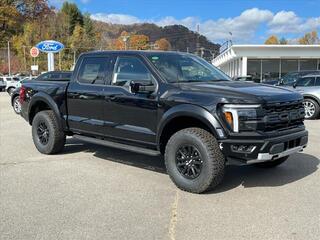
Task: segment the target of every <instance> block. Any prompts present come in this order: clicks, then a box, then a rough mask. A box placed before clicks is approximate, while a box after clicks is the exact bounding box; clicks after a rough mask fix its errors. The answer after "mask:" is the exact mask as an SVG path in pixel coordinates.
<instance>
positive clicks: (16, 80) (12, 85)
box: [6, 76, 36, 96]
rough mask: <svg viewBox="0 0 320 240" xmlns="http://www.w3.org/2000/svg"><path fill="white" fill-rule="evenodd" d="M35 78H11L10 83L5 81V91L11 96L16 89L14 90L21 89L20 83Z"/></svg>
mask: <svg viewBox="0 0 320 240" xmlns="http://www.w3.org/2000/svg"><path fill="white" fill-rule="evenodd" d="M34 78H36V77H34V76H30V77H25V78H22V79H20V78H18V77H12V78H11V79H12V80H11V81H7V86H6V91H7V92H8V93H9V95H10V96H11V94H12V93H13V91H14V90H15V89H16V88H19V87H21V82H22V81H24V80H32V79H34Z"/></svg>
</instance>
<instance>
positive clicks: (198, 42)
mask: <svg viewBox="0 0 320 240" xmlns="http://www.w3.org/2000/svg"><path fill="white" fill-rule="evenodd" d="M197 33H198V35H197V44H196V54H197V55H198V56H199V52H200V25H199V24H197Z"/></svg>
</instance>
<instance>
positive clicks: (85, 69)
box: [78, 57, 108, 85]
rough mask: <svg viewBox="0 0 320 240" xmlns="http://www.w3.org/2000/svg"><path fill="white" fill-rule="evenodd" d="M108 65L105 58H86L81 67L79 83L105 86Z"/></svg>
mask: <svg viewBox="0 0 320 240" xmlns="http://www.w3.org/2000/svg"><path fill="white" fill-rule="evenodd" d="M107 64H108V58H105V57H87V58H84V59H83V61H82V63H81V66H80V71H79V74H78V81H79V82H80V83H85V84H100V85H101V84H104V83H105V71H106V69H107Z"/></svg>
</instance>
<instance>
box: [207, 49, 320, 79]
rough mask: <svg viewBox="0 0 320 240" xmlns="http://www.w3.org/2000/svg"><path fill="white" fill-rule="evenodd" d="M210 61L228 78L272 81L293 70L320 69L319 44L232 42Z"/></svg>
mask: <svg viewBox="0 0 320 240" xmlns="http://www.w3.org/2000/svg"><path fill="white" fill-rule="evenodd" d="M212 64H213V65H215V66H216V67H218V68H220V69H221V70H222V71H224V72H225V73H227V74H228V75H229V76H231V77H238V76H248V75H250V76H252V78H253V79H254V80H255V81H260V82H262V81H268V80H274V79H279V78H281V77H282V76H284V75H285V74H286V73H288V72H292V71H302V70H320V66H319V64H320V45H231V46H230V47H228V48H227V49H225V50H224V51H223V52H221V53H220V54H219V55H218V56H217V57H215V58H214V59H213V60H212Z"/></svg>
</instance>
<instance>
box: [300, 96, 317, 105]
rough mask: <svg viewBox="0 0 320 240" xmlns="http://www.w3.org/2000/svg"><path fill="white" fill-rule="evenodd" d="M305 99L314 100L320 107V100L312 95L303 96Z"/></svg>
mask: <svg viewBox="0 0 320 240" xmlns="http://www.w3.org/2000/svg"><path fill="white" fill-rule="evenodd" d="M303 98H311V99H314V100H315V101H316V102H317V103H318V104H319V106H320V99H319V98H318V97H316V96H315V95H312V94H303Z"/></svg>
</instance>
